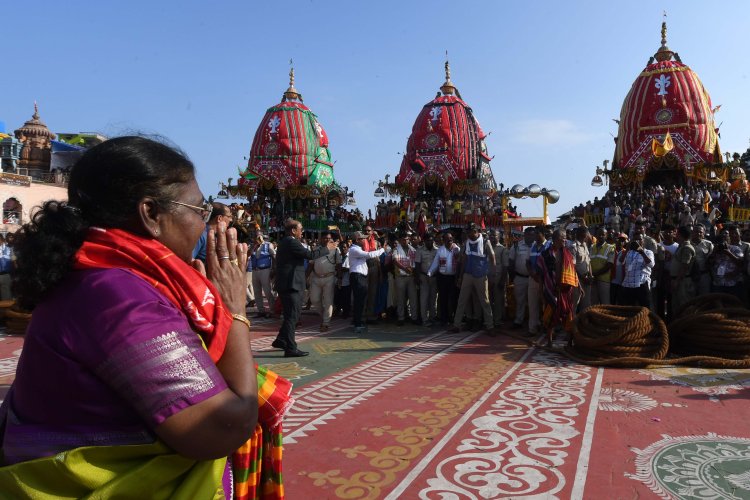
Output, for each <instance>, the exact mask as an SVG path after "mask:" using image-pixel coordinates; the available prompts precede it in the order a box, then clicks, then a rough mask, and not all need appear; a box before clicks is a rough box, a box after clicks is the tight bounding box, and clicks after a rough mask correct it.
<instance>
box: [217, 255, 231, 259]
mask: <svg viewBox="0 0 750 500" xmlns="http://www.w3.org/2000/svg"><path fill="white" fill-rule="evenodd" d="M225 259H226V260H229V255H222V256H221V257H219V260H225Z"/></svg>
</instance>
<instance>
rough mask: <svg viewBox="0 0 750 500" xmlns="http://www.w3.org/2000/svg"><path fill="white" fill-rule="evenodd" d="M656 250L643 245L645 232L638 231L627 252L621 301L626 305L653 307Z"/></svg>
mask: <svg viewBox="0 0 750 500" xmlns="http://www.w3.org/2000/svg"><path fill="white" fill-rule="evenodd" d="M653 268H654V252H652V251H651V250H648V249H646V248H644V247H643V234H641V233H638V232H637V231H636V232H635V233H634V234H633V240H632V241H631V242H630V243H629V245H628V253H626V254H625V276H624V278H623V280H622V288H621V289H620V298H621V301H620V303H621V304H622V305H624V306H633V305H635V306H641V307H648V308H650V307H651V269H653Z"/></svg>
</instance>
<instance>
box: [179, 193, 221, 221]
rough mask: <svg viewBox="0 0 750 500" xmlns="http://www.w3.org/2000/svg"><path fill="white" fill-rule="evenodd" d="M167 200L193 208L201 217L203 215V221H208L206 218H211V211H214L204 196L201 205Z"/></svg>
mask: <svg viewBox="0 0 750 500" xmlns="http://www.w3.org/2000/svg"><path fill="white" fill-rule="evenodd" d="M169 202H170V203H174V204H175V205H182V206H183V207H188V208H191V209H193V210H195V211H196V212H197V213H198V214H199V215H200V216H201V217H203V222H204V223H207V222H208V219H210V218H211V212H213V211H214V207H213V205H211V204H210V203H209V202H208V200H206V199H205V198H203V201H202V206H200V207H196V206H195V205H188V204H187V203H183V202H181V201H174V200H169Z"/></svg>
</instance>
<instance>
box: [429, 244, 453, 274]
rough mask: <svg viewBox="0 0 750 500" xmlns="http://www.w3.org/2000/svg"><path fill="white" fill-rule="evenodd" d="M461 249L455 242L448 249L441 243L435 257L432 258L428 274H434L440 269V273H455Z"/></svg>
mask: <svg viewBox="0 0 750 500" xmlns="http://www.w3.org/2000/svg"><path fill="white" fill-rule="evenodd" d="M460 251H461V249H460V248H459V247H458V245H456V244H455V243H454V244H453V246H452V247H451V248H450V250H448V249H447V248H445V245H440V248H438V251H437V253H436V254H435V258H434V259H432V264H431V265H430V269H429V270H428V271H427V276H432V275H433V274H435V271H437V270H440V274H447V275H451V276H452V275H454V274H456V271H457V267H458V266H457V264H458V262H457V261H458V258H459V253H460Z"/></svg>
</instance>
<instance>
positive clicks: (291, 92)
mask: <svg viewBox="0 0 750 500" xmlns="http://www.w3.org/2000/svg"><path fill="white" fill-rule="evenodd" d="M289 65H290V66H291V68H290V69H289V88H288V89H286V92H284V99H283V100H284V101H290V100H295V99H296V100H298V101H300V102H301V101H302V94H300V93H299V92H297V89H296V88H294V61H293V60H292V59H289Z"/></svg>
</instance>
